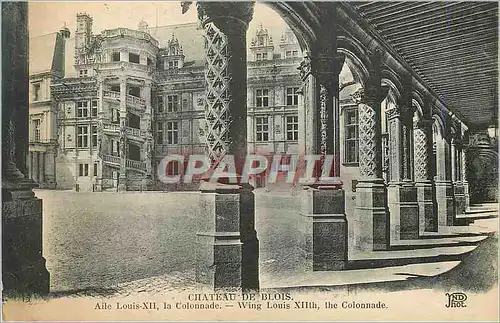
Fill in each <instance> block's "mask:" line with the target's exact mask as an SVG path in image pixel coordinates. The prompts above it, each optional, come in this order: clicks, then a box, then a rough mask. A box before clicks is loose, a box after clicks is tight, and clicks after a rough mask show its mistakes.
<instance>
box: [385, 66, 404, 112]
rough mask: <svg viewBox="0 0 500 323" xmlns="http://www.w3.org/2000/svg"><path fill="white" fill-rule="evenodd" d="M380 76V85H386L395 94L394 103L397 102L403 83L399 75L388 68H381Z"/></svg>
mask: <svg viewBox="0 0 500 323" xmlns="http://www.w3.org/2000/svg"><path fill="white" fill-rule="evenodd" d="M381 76H382V85H387V86H389V88H390V89H391V90H392V91H393V94H394V95H395V98H394V99H395V101H394V102H395V103H396V104H398V103H399V98H401V94H402V93H403V84H402V83H401V80H400V78H399V76H398V75H397V74H396V73H394V72H393V71H392V70H390V69H388V68H383V69H382V71H381Z"/></svg>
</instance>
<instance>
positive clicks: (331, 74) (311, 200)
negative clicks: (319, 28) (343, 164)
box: [301, 55, 348, 271]
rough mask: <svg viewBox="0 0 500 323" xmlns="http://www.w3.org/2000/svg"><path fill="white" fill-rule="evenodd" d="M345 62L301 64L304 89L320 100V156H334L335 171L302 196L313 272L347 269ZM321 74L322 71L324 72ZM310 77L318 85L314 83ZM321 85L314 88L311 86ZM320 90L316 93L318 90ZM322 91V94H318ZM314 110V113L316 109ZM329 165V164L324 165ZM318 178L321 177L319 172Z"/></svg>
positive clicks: (309, 264)
mask: <svg viewBox="0 0 500 323" xmlns="http://www.w3.org/2000/svg"><path fill="white" fill-rule="evenodd" d="M343 63H344V57H343V56H341V55H333V56H332V57H328V56H326V55H323V56H320V58H319V59H318V58H311V57H308V59H307V60H305V61H304V62H303V63H302V64H301V76H302V80H303V82H304V85H303V87H307V86H309V91H312V92H315V93H316V95H318V98H317V99H316V100H315V102H318V106H317V108H316V120H318V123H319V124H320V127H318V128H319V130H320V131H319V132H318V133H317V135H316V138H317V139H318V141H317V143H316V145H314V146H315V147H316V148H317V150H316V151H312V153H315V154H318V155H322V156H324V155H333V163H334V165H333V172H331V173H330V174H327V177H328V178H317V180H316V182H315V183H314V184H312V185H308V186H306V187H305V188H306V190H304V192H303V197H302V211H301V214H302V216H303V220H304V223H303V226H302V228H303V230H302V233H301V234H302V239H301V241H302V242H303V245H302V246H301V247H302V248H303V250H305V265H306V267H308V268H311V269H312V270H318V271H319V270H338V269H345V268H346V267H347V259H348V241H347V239H348V238H347V233H348V228H347V219H346V215H345V192H344V190H343V189H342V182H341V180H340V148H339V147H340V138H339V133H338V128H339V81H338V78H339V74H340V71H341V69H342V65H343ZM320 71H321V72H320ZM310 78H312V79H314V80H315V82H310ZM316 84H318V85H319V86H318V87H316V88H315V89H311V87H310V86H311V85H316ZM314 90H316V91H314ZM318 90H319V91H318ZM313 111H314V110H313ZM322 166H325V165H322ZM317 175H318V176H317V177H320V175H319V172H318V173H317Z"/></svg>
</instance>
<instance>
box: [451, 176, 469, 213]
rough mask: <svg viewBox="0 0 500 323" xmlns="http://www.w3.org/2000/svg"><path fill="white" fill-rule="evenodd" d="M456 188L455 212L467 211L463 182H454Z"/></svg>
mask: <svg viewBox="0 0 500 323" xmlns="http://www.w3.org/2000/svg"><path fill="white" fill-rule="evenodd" d="M453 187H454V189H455V212H456V214H463V213H465V209H466V207H465V203H466V202H465V191H464V185H463V184H462V182H456V183H454V184H453Z"/></svg>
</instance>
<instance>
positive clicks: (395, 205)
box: [386, 76, 419, 241]
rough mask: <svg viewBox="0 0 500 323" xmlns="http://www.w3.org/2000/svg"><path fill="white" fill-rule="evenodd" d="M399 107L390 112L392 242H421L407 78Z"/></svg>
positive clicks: (410, 92) (410, 103)
mask: <svg viewBox="0 0 500 323" xmlns="http://www.w3.org/2000/svg"><path fill="white" fill-rule="evenodd" d="M404 81H405V84H404V86H403V93H402V94H401V97H400V98H399V100H398V102H395V103H396V104H397V105H394V108H393V109H391V110H388V111H387V112H386V113H387V116H388V133H389V142H388V145H389V156H390V158H389V162H390V166H389V167H390V172H389V173H390V179H389V187H388V189H387V190H388V207H389V214H390V238H391V241H397V240H400V239H417V238H418V237H419V217H418V213H419V211H418V203H417V189H416V187H415V183H414V182H413V176H412V165H411V164H412V154H413V150H412V149H411V136H412V130H413V112H414V109H413V104H412V97H413V96H412V91H413V88H412V79H411V77H410V76H406V77H405V79H404Z"/></svg>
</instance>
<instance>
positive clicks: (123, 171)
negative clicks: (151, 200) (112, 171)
mask: <svg viewBox="0 0 500 323" xmlns="http://www.w3.org/2000/svg"><path fill="white" fill-rule="evenodd" d="M126 122H127V81H126V79H125V78H121V79H120V176H119V177H118V191H126V190H127V148H128V147H127V134H126V131H125V126H126Z"/></svg>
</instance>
